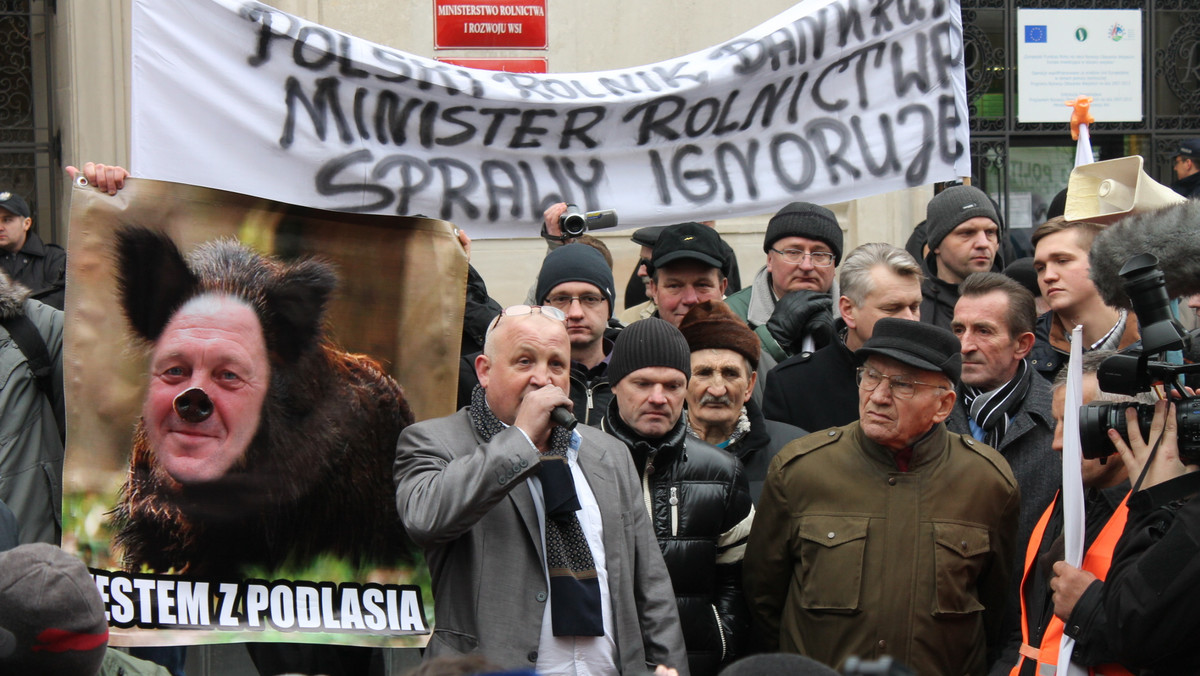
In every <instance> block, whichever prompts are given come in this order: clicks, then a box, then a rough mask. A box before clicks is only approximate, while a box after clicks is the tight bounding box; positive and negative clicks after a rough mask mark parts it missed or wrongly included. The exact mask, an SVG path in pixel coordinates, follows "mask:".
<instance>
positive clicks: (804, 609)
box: [745, 317, 1020, 674]
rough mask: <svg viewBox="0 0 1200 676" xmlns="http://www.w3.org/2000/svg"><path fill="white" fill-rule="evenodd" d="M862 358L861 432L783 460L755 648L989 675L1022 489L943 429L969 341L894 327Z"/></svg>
mask: <svg viewBox="0 0 1200 676" xmlns="http://www.w3.org/2000/svg"><path fill="white" fill-rule="evenodd" d="M855 358H856V360H857V362H858V364H859V365H860V368H859V370H858V373H857V376H856V378H857V382H858V389H859V395H858V402H859V420H858V421H856V422H853V423H850V424H849V425H846V426H843V427H834V428H831V429H828V430H824V431H821V432H817V433H814V434H810V435H808V436H807V437H804V438H803V439H800V440H798V441H795V442H792V443H791V444H788V445H787V446H786V447H785V448H784V449H783V450H782V451H780V452H779V454H778V455H776V456H775V459H774V460H773V461H771V467H770V469H769V470H768V473H767V480H766V484H765V485H764V486H763V492H762V497H760V498H759V501H758V512H757V513H756V514H755V519H754V527H753V528H752V530H751V532H750V540H749V542H748V544H747V546H746V557H745V560H746V565H745V568H746V577H745V583H746V598H747V600H748V601H749V602H750V606H751V609H752V611H753V614H754V619H755V620H757V621H758V623H759V626H758V627H757V631H756V635H760V636H761V638H762V640H763V643H764V644H763V645H762V646H761V647H762V648H763V649H765V650H780V651H783V652H798V653H801V654H804V655H808V656H809V657H812V658H813V659H816V660H818V661H820V662H823V663H825V664H827V665H829V666H832V667H835V668H838V667H841V666H842V665H843V663H844V662H845V660H846V659H847V658H849V657H851V656H858V657H861V658H863V659H877V658H879V657H882V656H884V655H891V656H893V657H895V658H896V659H898V660H900V661H901V662H903V663H905V664H907V665H909V666H910V667H912V668H913V670H914V671H915V672H916V673H919V674H983V673H986V669H987V665H988V664H989V650H991V651H993V652H995V651H997V650H998V648H999V645H1000V639H1001V635H1000V633H999V631H1000V628H1001V624H1000V623H1001V619H1002V614H1003V610H1004V601H1005V591H1006V585H1007V582H1008V573H1009V569H1010V568H1011V567H1012V562H1013V556H1012V552H1013V546H1014V535H1015V532H1016V526H1017V513H1018V509H1019V502H1020V492H1019V490H1018V488H1017V483H1016V480H1014V479H1013V475H1012V472H1011V471H1010V470H1009V467H1008V463H1007V462H1005V460H1004V458H1003V457H1001V456H1000V454H999V453H997V452H996V451H994V450H992V449H991V448H990V447H988V446H986V445H985V444H982V443H980V442H978V441H976V440H974V439H972V438H971V437H970V436H968V435H961V434H954V433H953V432H950V431H949V430H947V429H946V425H945V424H944V422H943V421H945V420H946V418H947V417H948V416H949V415H950V413H951V411H952V410H953V407H954V402H955V399H956V395H955V391H954V390H955V386H956V385H957V384H958V381H959V378H960V377H961V373H962V354H961V346H960V345H959V341H958V339H957V338H955V337H954V334H952V333H950V332H949V331H946V330H945V329H941V328H938V327H936V326H930V325H928V324H923V323H921V322H914V321H910V320H907V319H897V318H893V317H885V318H883V319H880V320H879V321H877V322H876V323H875V327H874V330H873V332H872V334H871V337H870V338H869V339H867V341H866V342H865V343H864V344H863V346H862V347H861V348H859V349H858V351H857V352H855Z"/></svg>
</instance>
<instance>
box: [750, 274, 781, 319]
mask: <svg viewBox="0 0 1200 676" xmlns="http://www.w3.org/2000/svg"><path fill="white" fill-rule="evenodd" d="M774 312H775V292H774V290H772V289H771V273H769V272H767V266H765V265H764V266H762V267H761V268H759V270H758V273H757V274H755V275H754V283H753V284H752V285H751V287H750V304H749V305H748V306H747V307H746V323H748V324H749V325H750V328H754V327H755V326H758V325H760V324H766V323H767V320H769V319H770V318H771V314H772V313H774Z"/></svg>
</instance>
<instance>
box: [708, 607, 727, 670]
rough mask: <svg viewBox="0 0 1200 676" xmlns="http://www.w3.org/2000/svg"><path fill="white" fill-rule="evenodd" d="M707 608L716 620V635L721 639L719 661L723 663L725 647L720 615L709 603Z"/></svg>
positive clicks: (723, 629) (723, 628)
mask: <svg viewBox="0 0 1200 676" xmlns="http://www.w3.org/2000/svg"><path fill="white" fill-rule="evenodd" d="M708 607H709V608H712V611H713V618H715V619H716V620H717V635H718V636H720V637H721V660H720V661H721V662H724V661H725V647H726V646H725V627H724V626H722V624H721V613H719V612H717V607H716V606H714V605H712V604H711V603H710V604H708Z"/></svg>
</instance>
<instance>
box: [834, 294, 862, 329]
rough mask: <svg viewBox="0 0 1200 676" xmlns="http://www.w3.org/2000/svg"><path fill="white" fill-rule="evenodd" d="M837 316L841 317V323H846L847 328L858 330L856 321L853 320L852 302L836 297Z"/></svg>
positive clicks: (845, 298)
mask: <svg viewBox="0 0 1200 676" xmlns="http://www.w3.org/2000/svg"><path fill="white" fill-rule="evenodd" d="M838 314H840V315H841V316H842V321H843V322H845V323H846V327H847V328H850V329H856V328H858V321H857V320H856V319H855V318H854V302H853V301H851V300H850V299H849V298H847V297H845V296H839V297H838Z"/></svg>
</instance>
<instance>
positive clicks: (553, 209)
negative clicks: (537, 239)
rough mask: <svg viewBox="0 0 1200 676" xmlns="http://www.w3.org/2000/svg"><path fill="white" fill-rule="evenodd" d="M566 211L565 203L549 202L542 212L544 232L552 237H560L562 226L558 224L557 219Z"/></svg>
mask: <svg viewBox="0 0 1200 676" xmlns="http://www.w3.org/2000/svg"><path fill="white" fill-rule="evenodd" d="M565 213H567V203H566V202H559V203H558V204H551V205H550V206H549V207H547V208H546V212H545V213H544V214H542V223H543V225H545V226H546V234H547V235H550V236H552V237H556V238H557V237H562V234H563V233H562V227H561V226H560V225H559V224H558V219H560V218H562V215H563V214H565Z"/></svg>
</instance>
